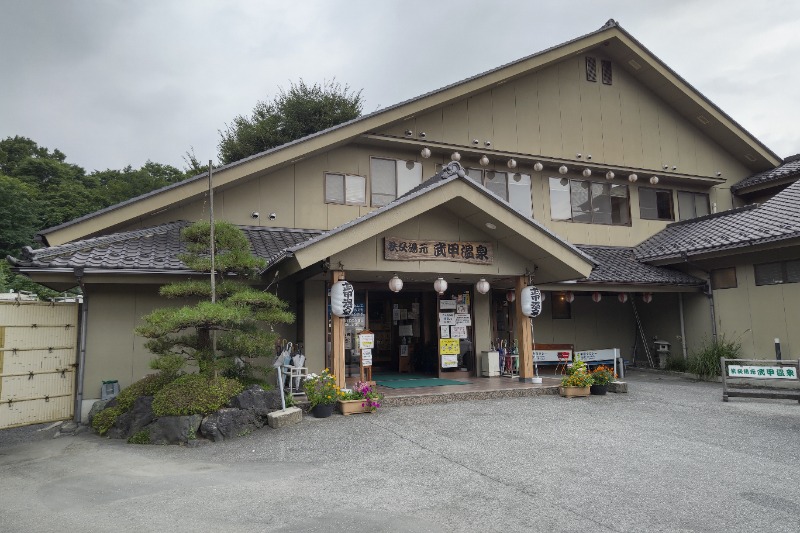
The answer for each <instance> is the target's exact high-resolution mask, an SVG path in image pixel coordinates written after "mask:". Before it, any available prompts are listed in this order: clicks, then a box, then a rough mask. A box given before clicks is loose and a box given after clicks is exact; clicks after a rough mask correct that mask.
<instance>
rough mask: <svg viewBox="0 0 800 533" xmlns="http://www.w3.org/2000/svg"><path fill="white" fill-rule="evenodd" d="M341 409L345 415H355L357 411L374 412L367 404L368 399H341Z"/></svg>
mask: <svg viewBox="0 0 800 533" xmlns="http://www.w3.org/2000/svg"><path fill="white" fill-rule="evenodd" d="M362 405H363V407H362ZM339 411H340V412H341V413H342V414H343V415H354V414H356V413H371V412H372V410H371V409H370V408H369V406H368V405H367V401H366V400H339Z"/></svg>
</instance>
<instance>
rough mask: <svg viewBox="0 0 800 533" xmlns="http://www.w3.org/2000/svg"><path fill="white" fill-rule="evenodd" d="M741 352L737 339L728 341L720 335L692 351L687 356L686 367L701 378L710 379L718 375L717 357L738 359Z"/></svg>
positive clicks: (740, 345)
mask: <svg viewBox="0 0 800 533" xmlns="http://www.w3.org/2000/svg"><path fill="white" fill-rule="evenodd" d="M741 352H742V344H741V343H740V342H738V341H728V340H726V339H725V336H724V335H720V336H719V337H718V338H717V339H716V340H715V341H712V342H710V343H709V342H706V343H704V344H703V346H702V347H701V348H700V349H699V350H697V351H696V352H693V353H692V355H691V357H690V358H689V361H688V364H687V369H688V370H689V372H691V373H692V374H696V375H697V377H698V378H700V379H702V380H704V381H705V380H710V379H711V378H713V377H716V376H719V375H720V368H719V359H720V357H725V358H726V359H738V358H739V357H740V355H741Z"/></svg>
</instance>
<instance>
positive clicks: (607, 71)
mask: <svg viewBox="0 0 800 533" xmlns="http://www.w3.org/2000/svg"><path fill="white" fill-rule="evenodd" d="M600 66H601V68H602V71H603V72H602V75H603V83H604V84H606V85H611V82H612V81H613V80H612V77H611V61H608V60H605V59H604V60H602V61H601V62H600Z"/></svg>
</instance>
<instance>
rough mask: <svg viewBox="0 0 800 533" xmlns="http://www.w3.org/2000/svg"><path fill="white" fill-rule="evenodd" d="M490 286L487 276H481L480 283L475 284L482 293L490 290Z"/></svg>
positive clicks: (476, 288)
mask: <svg viewBox="0 0 800 533" xmlns="http://www.w3.org/2000/svg"><path fill="white" fill-rule="evenodd" d="M490 288H491V287H490V286H489V282H488V281H486V279H485V278H481V279H480V280H478V283H476V284H475V290H476V291H478V292H479V293H481V294H486V293H487V292H489V289H490Z"/></svg>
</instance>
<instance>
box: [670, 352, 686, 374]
mask: <svg viewBox="0 0 800 533" xmlns="http://www.w3.org/2000/svg"><path fill="white" fill-rule="evenodd" d="M686 366H687V362H686V359H684V358H683V357H681V356H679V355H672V356H670V357H669V358H668V359H667V364H666V365H664V370H669V371H671V372H686Z"/></svg>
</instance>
